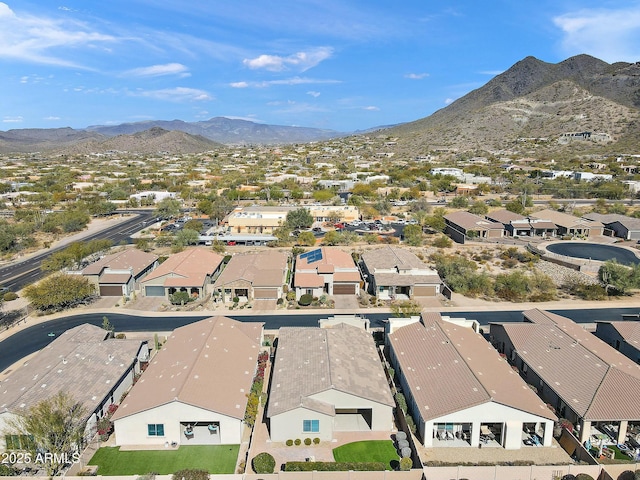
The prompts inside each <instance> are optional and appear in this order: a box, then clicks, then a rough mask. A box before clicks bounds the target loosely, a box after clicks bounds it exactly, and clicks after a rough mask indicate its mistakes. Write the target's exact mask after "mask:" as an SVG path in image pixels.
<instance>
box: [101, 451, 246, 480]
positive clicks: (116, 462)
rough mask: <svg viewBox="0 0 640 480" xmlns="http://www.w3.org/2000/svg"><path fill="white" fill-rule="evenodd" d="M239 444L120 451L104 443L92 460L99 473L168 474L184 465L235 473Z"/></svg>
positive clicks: (210, 471)
mask: <svg viewBox="0 0 640 480" xmlns="http://www.w3.org/2000/svg"><path fill="white" fill-rule="evenodd" d="M239 450H240V445H188V446H187V445H183V446H180V447H178V448H177V449H172V450H136V451H124V452H121V451H120V447H102V448H101V449H99V450H98V451H97V452H96V453H95V454H94V455H93V457H92V458H91V460H90V461H89V465H97V466H98V475H144V474H145V473H150V472H154V473H157V474H160V475H168V474H171V473H174V472H176V471H178V470H182V469H184V468H195V469H202V470H206V471H207V472H209V473H220V474H221V473H227V474H229V473H235V468H236V460H237V459H238V452H239Z"/></svg>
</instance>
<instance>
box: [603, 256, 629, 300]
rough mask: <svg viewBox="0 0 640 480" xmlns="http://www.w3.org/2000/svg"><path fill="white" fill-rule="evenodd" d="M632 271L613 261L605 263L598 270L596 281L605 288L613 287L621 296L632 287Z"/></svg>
mask: <svg viewBox="0 0 640 480" xmlns="http://www.w3.org/2000/svg"><path fill="white" fill-rule="evenodd" d="M632 273H633V271H632V269H631V268H629V267H627V266H626V265H622V264H620V263H618V262H616V261H615V260H608V261H606V262H605V263H604V264H603V265H602V266H601V267H600V269H599V270H598V279H599V280H600V281H601V282H602V283H603V284H604V285H606V287H607V290H608V289H609V287H613V288H614V289H615V290H617V291H618V292H619V293H621V294H622V295H624V294H626V293H627V290H628V289H629V288H631V287H632V286H633V284H632Z"/></svg>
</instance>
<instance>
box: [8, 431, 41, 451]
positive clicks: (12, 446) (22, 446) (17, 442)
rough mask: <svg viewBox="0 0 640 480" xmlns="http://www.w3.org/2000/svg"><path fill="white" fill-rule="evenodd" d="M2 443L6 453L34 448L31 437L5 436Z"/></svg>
mask: <svg viewBox="0 0 640 480" xmlns="http://www.w3.org/2000/svg"><path fill="white" fill-rule="evenodd" d="M4 441H5V445H6V447H7V451H11V450H30V449H32V448H35V444H34V443H33V435H5V437H4Z"/></svg>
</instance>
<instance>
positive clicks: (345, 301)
mask: <svg viewBox="0 0 640 480" xmlns="http://www.w3.org/2000/svg"><path fill="white" fill-rule="evenodd" d="M331 298H333V301H334V302H335V305H334V309H335V310H358V309H359V308H360V305H359V304H358V297H356V296H355V295H334V296H333V297H331Z"/></svg>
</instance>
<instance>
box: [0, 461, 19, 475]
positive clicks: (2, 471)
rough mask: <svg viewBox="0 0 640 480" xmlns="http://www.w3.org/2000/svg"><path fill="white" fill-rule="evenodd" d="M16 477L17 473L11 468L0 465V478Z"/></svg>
mask: <svg viewBox="0 0 640 480" xmlns="http://www.w3.org/2000/svg"><path fill="white" fill-rule="evenodd" d="M16 475H18V472H17V471H16V470H15V469H14V468H13V467H11V466H10V465H6V464H4V463H0V476H2V477H14V476H16Z"/></svg>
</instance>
